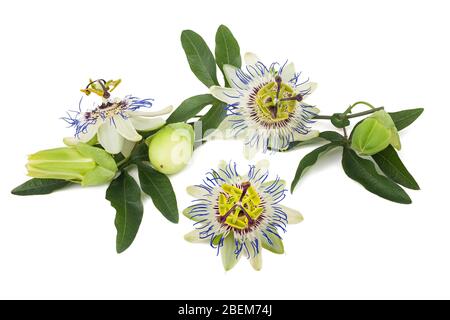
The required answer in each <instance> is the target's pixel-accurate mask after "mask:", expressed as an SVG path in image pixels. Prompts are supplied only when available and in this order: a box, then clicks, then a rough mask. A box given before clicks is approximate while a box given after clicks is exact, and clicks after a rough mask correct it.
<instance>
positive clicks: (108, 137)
mask: <svg viewBox="0 0 450 320" xmlns="http://www.w3.org/2000/svg"><path fill="white" fill-rule="evenodd" d="M119 83H120V80H116V81H112V80H110V81H107V82H106V81H105V80H103V79H100V80H95V81H90V83H89V84H88V85H87V87H86V89H82V90H81V91H82V92H83V93H85V94H86V95H90V94H91V93H95V94H96V95H97V96H100V97H101V101H99V102H95V103H94V105H93V108H91V109H87V110H86V111H83V110H82V107H81V104H82V102H83V98H81V100H80V103H79V108H78V110H77V111H69V112H68V113H67V114H68V115H67V117H64V118H63V120H65V121H66V122H67V123H69V125H70V127H73V128H75V136H74V138H67V139H65V142H66V144H69V145H73V144H76V143H78V142H84V143H87V142H89V141H92V140H93V139H94V138H96V137H97V140H98V142H99V143H100V144H101V146H102V147H103V148H104V149H105V150H106V151H107V152H108V153H110V154H118V153H122V154H124V155H125V156H128V155H129V153H130V152H131V150H132V148H133V146H134V145H135V143H136V142H138V141H140V140H141V139H142V136H141V135H140V134H139V133H138V131H150V130H155V129H158V128H160V127H162V126H163V125H164V124H165V120H164V119H162V118H161V117H158V116H161V115H164V114H167V113H169V112H171V111H172V107H171V106H169V107H167V108H164V109H162V110H160V111H154V112H151V111H142V109H149V108H151V107H152V103H153V99H140V98H137V97H134V96H131V95H128V96H126V97H124V98H112V97H111V94H110V92H111V91H113V90H114V89H115V88H116V87H117V85H118V84H119Z"/></svg>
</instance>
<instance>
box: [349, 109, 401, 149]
mask: <svg viewBox="0 0 450 320" xmlns="http://www.w3.org/2000/svg"><path fill="white" fill-rule="evenodd" d="M388 145H392V146H393V147H394V148H396V149H397V150H400V148H401V144H400V137H399V135H398V131H397V128H396V127H395V124H394V121H392V118H391V116H390V115H389V114H388V113H387V112H385V111H383V110H380V111H377V112H375V113H373V114H372V116H370V117H368V118H366V119H364V120H363V122H362V123H361V124H359V125H358V126H357V127H356V128H355V131H354V133H353V136H352V148H353V149H354V150H355V151H357V152H358V153H359V154H362V155H367V156H370V155H373V154H376V153H378V152H380V151H382V150H384V149H385V148H386V147H387V146H388Z"/></svg>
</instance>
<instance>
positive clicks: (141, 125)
mask: <svg viewBox="0 0 450 320" xmlns="http://www.w3.org/2000/svg"><path fill="white" fill-rule="evenodd" d="M130 120H131V123H132V124H133V127H134V128H135V129H136V130H139V131H151V130H156V129H158V128H160V127H162V126H163V125H164V124H165V123H166V121H165V120H164V119H163V118H160V117H157V118H151V117H143V116H134V115H131V117H130Z"/></svg>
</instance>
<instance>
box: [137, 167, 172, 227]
mask: <svg viewBox="0 0 450 320" xmlns="http://www.w3.org/2000/svg"><path fill="white" fill-rule="evenodd" d="M138 172H139V181H140V182H141V188H142V191H144V192H145V193H146V194H148V195H149V196H150V197H151V198H152V201H153V204H154V205H155V207H156V208H157V209H158V210H159V211H160V212H161V213H162V214H163V216H164V217H166V218H167V220H169V221H170V222H173V223H178V206H177V198H176V196H175V192H174V191H173V188H172V184H171V183H170V180H169V178H168V177H167V176H166V175H165V174H163V173H160V172H158V171H156V170H155V169H153V168H152V167H151V166H150V165H149V164H148V163H146V162H141V163H139V164H138Z"/></svg>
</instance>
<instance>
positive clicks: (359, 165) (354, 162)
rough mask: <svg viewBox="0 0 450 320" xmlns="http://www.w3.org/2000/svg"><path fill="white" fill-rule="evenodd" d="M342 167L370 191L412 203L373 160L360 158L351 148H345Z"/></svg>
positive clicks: (385, 197) (405, 202)
mask: <svg viewBox="0 0 450 320" xmlns="http://www.w3.org/2000/svg"><path fill="white" fill-rule="evenodd" d="M342 167H343V168H344V171H345V173H346V174H347V176H349V177H350V178H351V179H353V180H355V181H357V182H359V183H360V184H361V185H362V186H363V187H364V188H366V189H367V190H368V191H370V192H372V193H374V194H376V195H378V196H380V197H382V198H384V199H387V200H390V201H394V202H398V203H404V204H409V203H411V198H410V197H409V196H408V194H407V193H406V192H405V191H404V190H403V189H402V188H401V187H400V186H398V185H397V184H396V183H394V182H393V181H392V180H390V179H388V178H386V177H385V176H382V175H380V174H379V173H378V172H377V171H376V169H375V165H374V163H373V162H372V161H370V160H366V159H363V158H360V157H359V156H358V155H357V154H356V152H355V151H353V150H352V149H350V148H344V152H343V156H342Z"/></svg>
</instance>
